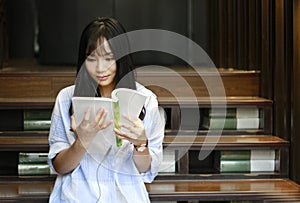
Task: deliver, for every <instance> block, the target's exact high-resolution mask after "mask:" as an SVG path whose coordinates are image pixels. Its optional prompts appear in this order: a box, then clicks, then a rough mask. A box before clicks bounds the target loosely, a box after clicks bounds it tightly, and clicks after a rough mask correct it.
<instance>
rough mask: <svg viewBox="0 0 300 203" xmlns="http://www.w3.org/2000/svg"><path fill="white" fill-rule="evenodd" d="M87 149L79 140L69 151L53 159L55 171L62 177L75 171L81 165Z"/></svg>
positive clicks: (64, 151) (62, 152)
mask: <svg viewBox="0 0 300 203" xmlns="http://www.w3.org/2000/svg"><path fill="white" fill-rule="evenodd" d="M85 152H86V149H85V148H84V146H83V145H82V144H81V142H80V140H79V139H76V141H75V142H74V143H73V144H72V145H71V146H70V147H69V148H67V149H65V150H63V151H61V152H60V153H58V154H57V155H56V157H54V158H53V159H52V163H53V166H54V169H55V171H56V172H57V173H59V174H60V175H64V174H67V173H69V172H71V171H73V170H74V169H75V168H76V167H77V166H78V164H79V163H80V161H81V159H82V157H83V156H84V154H85Z"/></svg>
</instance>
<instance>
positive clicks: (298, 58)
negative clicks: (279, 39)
mask: <svg viewBox="0 0 300 203" xmlns="http://www.w3.org/2000/svg"><path fill="white" fill-rule="evenodd" d="M292 2H293V8H294V10H293V12H292V13H293V20H292V22H293V27H294V30H293V43H294V45H293V70H292V73H291V78H292V81H291V86H292V88H291V91H292V98H291V99H292V107H291V111H292V114H291V115H292V125H291V126H292V136H291V141H292V146H291V162H292V163H291V177H292V178H293V180H295V181H297V182H298V183H300V173H299V171H300V159H299V154H300V147H299V145H300V136H299V135H300V125H299V123H300V91H299V90H300V83H299V81H300V1H298V0H293V1H292Z"/></svg>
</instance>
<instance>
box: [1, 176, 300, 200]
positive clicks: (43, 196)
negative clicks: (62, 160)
mask: <svg viewBox="0 0 300 203" xmlns="http://www.w3.org/2000/svg"><path fill="white" fill-rule="evenodd" d="M53 184H54V182H53V181H25V180H23V181H10V182H7V181H0V201H1V202H8V201H16V200H18V201H22V200H23V201H24V200H32V202H45V201H47V200H48V199H49V195H50V193H51V191H52V188H53ZM146 188H147V190H148V192H149V196H150V199H151V201H154V200H155V201H166V200H175V201H179V200H192V199H194V200H203V198H205V199H206V200H225V199H227V200H229V199H230V200H245V199H247V200H249V199H252V200H269V201H268V202H278V201H277V200H280V202H287V201H289V200H294V202H298V201H299V200H300V198H299V193H300V188H299V186H298V185H296V184H294V183H293V182H292V181H290V180H286V179H265V180H254V179H253V180H239V179H238V180H218V181H215V180H207V181H197V180H189V181H188V180H184V181H183V180H182V181H179V180H177V181H176V180H156V181H154V182H152V183H147V184H146Z"/></svg>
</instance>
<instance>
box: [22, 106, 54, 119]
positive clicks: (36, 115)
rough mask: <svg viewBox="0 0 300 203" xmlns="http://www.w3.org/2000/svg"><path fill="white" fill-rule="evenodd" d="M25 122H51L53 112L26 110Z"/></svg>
mask: <svg viewBox="0 0 300 203" xmlns="http://www.w3.org/2000/svg"><path fill="white" fill-rule="evenodd" d="M24 120H51V110H50V109H49V110H48V109H39V110H32V109H30V110H27V109H25V110H24Z"/></svg>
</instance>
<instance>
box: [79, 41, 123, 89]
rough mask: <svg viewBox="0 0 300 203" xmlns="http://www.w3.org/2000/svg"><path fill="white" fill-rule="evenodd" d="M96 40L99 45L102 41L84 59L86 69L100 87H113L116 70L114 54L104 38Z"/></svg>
mask: <svg viewBox="0 0 300 203" xmlns="http://www.w3.org/2000/svg"><path fill="white" fill-rule="evenodd" d="M98 42H99V43H97V44H99V45H100V42H102V44H101V46H98V47H97V48H96V50H94V51H93V52H92V53H90V54H89V55H88V56H87V58H86V60H85V65H86V68H87V71H88V73H89V74H90V75H91V77H92V78H93V79H94V80H95V81H96V82H97V83H98V85H99V86H100V87H101V88H105V87H114V86H115V76H116V71H117V64H116V60H115V58H114V54H113V53H112V51H111V48H110V46H109V44H108V42H107V40H106V39H105V38H103V39H102V40H100V39H99V40H98Z"/></svg>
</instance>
